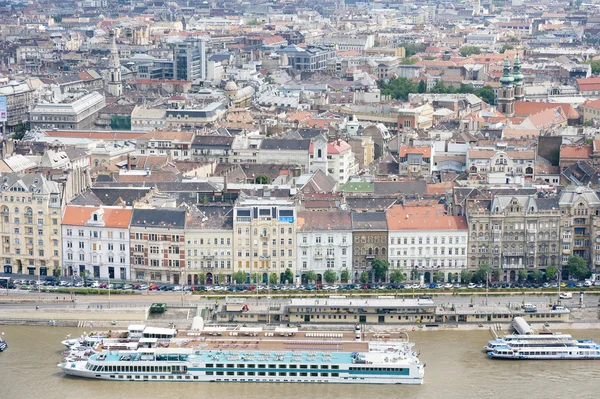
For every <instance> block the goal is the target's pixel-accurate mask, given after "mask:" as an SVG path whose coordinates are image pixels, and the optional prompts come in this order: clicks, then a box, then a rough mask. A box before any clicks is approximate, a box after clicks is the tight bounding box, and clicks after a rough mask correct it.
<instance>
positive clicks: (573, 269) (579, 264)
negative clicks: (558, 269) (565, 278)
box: [567, 255, 591, 280]
mask: <svg viewBox="0 0 600 399" xmlns="http://www.w3.org/2000/svg"><path fill="white" fill-rule="evenodd" d="M567 271H568V272H569V276H570V277H575V278H576V279H578V280H582V279H584V278H588V277H589V276H590V275H591V273H590V269H589V267H588V265H587V262H586V261H585V259H583V258H582V257H581V256H577V255H575V256H570V257H569V261H568V262H567Z"/></svg>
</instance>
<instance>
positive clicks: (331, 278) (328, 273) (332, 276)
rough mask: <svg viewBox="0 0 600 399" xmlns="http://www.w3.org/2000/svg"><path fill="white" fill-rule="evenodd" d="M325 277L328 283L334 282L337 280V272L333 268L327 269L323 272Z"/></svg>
mask: <svg viewBox="0 0 600 399" xmlns="http://www.w3.org/2000/svg"><path fill="white" fill-rule="evenodd" d="M323 279H324V280H325V282H326V283H327V284H334V283H335V282H336V281H337V273H336V272H334V271H333V270H331V269H328V270H325V273H323Z"/></svg>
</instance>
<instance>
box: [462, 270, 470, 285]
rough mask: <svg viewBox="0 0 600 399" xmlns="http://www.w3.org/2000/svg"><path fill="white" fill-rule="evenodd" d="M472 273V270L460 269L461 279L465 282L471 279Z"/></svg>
mask: <svg viewBox="0 0 600 399" xmlns="http://www.w3.org/2000/svg"><path fill="white" fill-rule="evenodd" d="M472 274H473V273H472V272H471V271H470V270H467V269H462V270H461V271H460V281H461V282H463V283H467V282H469V281H471V275H472Z"/></svg>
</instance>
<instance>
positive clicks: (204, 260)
mask: <svg viewBox="0 0 600 399" xmlns="http://www.w3.org/2000/svg"><path fill="white" fill-rule="evenodd" d="M185 241H186V250H187V254H186V265H185V272H184V282H187V284H188V285H192V284H193V285H197V284H208V285H211V284H222V283H231V282H232V281H233V277H232V276H233V272H234V270H233V246H232V242H233V208H232V207H227V206H226V207H223V206H199V207H198V209H196V208H192V209H190V211H189V212H188V215H187V219H186V223H185Z"/></svg>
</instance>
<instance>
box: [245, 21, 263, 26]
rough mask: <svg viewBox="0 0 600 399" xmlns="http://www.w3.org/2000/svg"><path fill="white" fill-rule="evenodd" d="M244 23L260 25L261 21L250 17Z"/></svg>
mask: <svg viewBox="0 0 600 399" xmlns="http://www.w3.org/2000/svg"><path fill="white" fill-rule="evenodd" d="M246 25H249V26H257V25H262V22H260V21H259V20H257V19H251V20H250V21H248V22H247V23H246Z"/></svg>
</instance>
